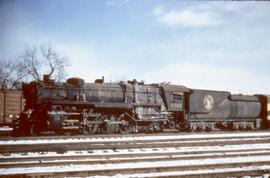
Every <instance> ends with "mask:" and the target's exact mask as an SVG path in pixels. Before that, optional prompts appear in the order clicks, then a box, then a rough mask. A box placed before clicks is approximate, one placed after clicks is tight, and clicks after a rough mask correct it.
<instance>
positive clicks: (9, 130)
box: [0, 127, 13, 132]
mask: <svg viewBox="0 0 270 178" xmlns="http://www.w3.org/2000/svg"><path fill="white" fill-rule="evenodd" d="M12 130H13V129H12V128H11V127H0V132H11V131H12Z"/></svg>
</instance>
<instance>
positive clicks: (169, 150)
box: [0, 143, 270, 159]
mask: <svg viewBox="0 0 270 178" xmlns="http://www.w3.org/2000/svg"><path fill="white" fill-rule="evenodd" d="M269 148H270V143H266V144H241V145H224V146H219V145H217V146H192V147H176V148H175V147H169V148H143V149H139V148H137V149H136V148H134V149H113V150H112V149H104V150H88V151H67V152H65V153H63V154H59V153H56V152H47V153H37V152H29V153H27V154H24V153H12V154H11V155H0V159H4V158H36V157H53V156H63V157H65V156H78V155H79V156H83V155H85V156H100V155H104V156H106V155H119V154H123V155H128V154H151V153H196V152H202V151H208V152H209V151H212V152H214V151H239V150H248V149H249V150H250V149H269Z"/></svg>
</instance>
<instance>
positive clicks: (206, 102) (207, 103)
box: [203, 95, 214, 110]
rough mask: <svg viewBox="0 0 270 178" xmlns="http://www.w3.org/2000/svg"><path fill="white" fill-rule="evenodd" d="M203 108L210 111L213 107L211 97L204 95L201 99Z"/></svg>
mask: <svg viewBox="0 0 270 178" xmlns="http://www.w3.org/2000/svg"><path fill="white" fill-rule="evenodd" d="M203 106H204V108H205V109H207V110H210V109H212V108H213V106H214V98H213V96H211V95H206V96H205V97H204V99H203Z"/></svg>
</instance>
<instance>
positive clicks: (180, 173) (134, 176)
mask: <svg viewBox="0 0 270 178" xmlns="http://www.w3.org/2000/svg"><path fill="white" fill-rule="evenodd" d="M256 170H270V166H269V165H266V166H248V167H241V168H238V167H236V168H224V169H220V168H219V169H206V170H188V171H172V172H155V173H141V174H117V175H114V176H91V178H126V177H129V178H140V177H162V176H166V177H172V176H185V175H187V176H188V175H193V174H195V175H201V174H214V173H230V172H244V171H256ZM269 176H270V175H269V174H264V175H262V176H260V177H257V178H268V177H269ZM88 178H90V177H88ZM243 178H251V177H250V176H244V177H243Z"/></svg>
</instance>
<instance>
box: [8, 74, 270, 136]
mask: <svg viewBox="0 0 270 178" xmlns="http://www.w3.org/2000/svg"><path fill="white" fill-rule="evenodd" d="M22 90H23V96H24V99H25V101H26V103H25V110H24V111H23V112H21V113H20V116H19V118H18V119H17V120H15V122H14V124H13V127H14V135H39V134H41V133H42V132H47V131H54V132H56V133H58V134H63V133H78V134H97V133H107V134H113V133H138V132H162V131H164V129H165V130H179V131H201V130H204V131H211V130H217V129H218V130H243V129H245V130H248V129H261V128H263V129H266V128H268V125H269V124H268V119H269V118H267V117H269V111H268V110H270V108H269V106H270V105H269V104H268V103H269V96H266V95H241V94H240V95H233V94H231V93H230V92H227V91H214V90H197V89H190V88H187V87H184V86H181V85H170V84H144V82H138V81H136V80H133V81H128V82H123V81H121V82H115V83H104V78H102V79H97V80H96V81H95V83H84V80H83V79H80V78H70V79H68V80H67V81H66V82H65V83H56V82H54V81H53V80H51V79H50V78H49V76H46V75H45V76H44V80H43V81H33V82H31V83H29V84H23V86H22Z"/></svg>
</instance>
